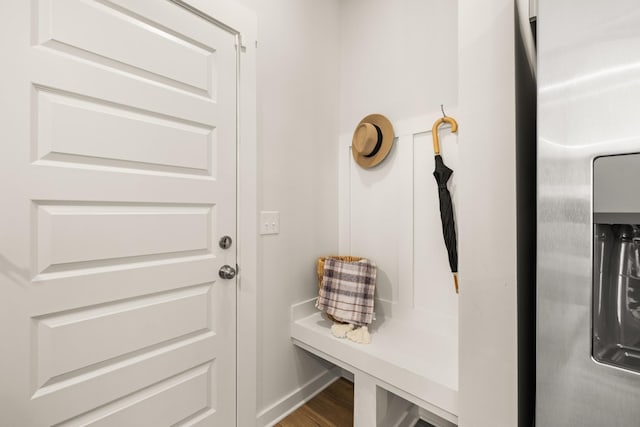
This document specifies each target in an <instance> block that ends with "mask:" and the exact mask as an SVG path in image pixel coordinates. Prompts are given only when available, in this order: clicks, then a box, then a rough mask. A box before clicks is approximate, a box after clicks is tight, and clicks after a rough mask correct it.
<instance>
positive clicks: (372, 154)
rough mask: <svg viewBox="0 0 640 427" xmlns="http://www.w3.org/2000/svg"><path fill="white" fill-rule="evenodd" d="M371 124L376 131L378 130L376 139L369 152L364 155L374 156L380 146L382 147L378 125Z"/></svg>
mask: <svg viewBox="0 0 640 427" xmlns="http://www.w3.org/2000/svg"><path fill="white" fill-rule="evenodd" d="M371 124H372V125H373V127H375V128H376V132H378V141H377V142H376V146H375V147H374V148H373V150H372V151H371V153H369V154H367V155H365V156H364V157H373V156H375V155H376V154H378V151H380V147H382V131H381V130H380V128H379V127H378V125H375V124H373V123H371Z"/></svg>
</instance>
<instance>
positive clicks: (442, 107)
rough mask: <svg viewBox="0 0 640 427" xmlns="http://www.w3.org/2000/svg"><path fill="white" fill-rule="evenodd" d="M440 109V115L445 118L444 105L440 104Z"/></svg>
mask: <svg viewBox="0 0 640 427" xmlns="http://www.w3.org/2000/svg"><path fill="white" fill-rule="evenodd" d="M440 110H442V117H443V118H446V117H447V115H446V114H445V113H444V106H443V105H442V104H440Z"/></svg>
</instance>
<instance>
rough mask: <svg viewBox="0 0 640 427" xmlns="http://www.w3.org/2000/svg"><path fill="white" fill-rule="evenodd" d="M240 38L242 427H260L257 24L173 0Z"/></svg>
mask: <svg viewBox="0 0 640 427" xmlns="http://www.w3.org/2000/svg"><path fill="white" fill-rule="evenodd" d="M170 1H171V2H173V3H175V4H177V5H179V6H181V7H184V8H186V9H188V10H189V11H191V12H193V13H195V14H197V15H199V16H200V17H202V18H203V19H206V20H208V21H210V22H212V23H215V24H216V25H218V26H220V27H222V28H224V29H225V30H227V31H229V32H230V33H232V34H234V35H235V37H236V46H239V48H238V49H237V56H236V61H237V63H236V66H237V82H236V90H237V92H236V93H237V113H236V125H237V132H236V135H237V136H236V163H237V164H236V176H237V180H236V182H237V189H236V224H237V233H236V236H237V240H238V241H237V246H236V251H237V260H238V261H237V262H238V265H239V274H238V278H237V291H236V292H237V293H236V325H237V326H236V426H255V425H256V415H257V394H256V389H257V384H256V378H257V357H256V354H257V317H256V312H257V299H256V295H257V292H256V291H257V264H258V262H257V259H258V258H257V248H258V228H257V224H258V218H257V186H258V185H257V183H258V181H257V169H258V163H257V160H258V157H257V151H258V147H257V138H256V133H257V131H256V115H257V110H256V49H257V18H256V15H255V13H254V12H253V11H251V10H249V9H247V8H245V7H244V6H242V5H239V4H238V3H236V2H234V1H233V0H215V1H214V0H170Z"/></svg>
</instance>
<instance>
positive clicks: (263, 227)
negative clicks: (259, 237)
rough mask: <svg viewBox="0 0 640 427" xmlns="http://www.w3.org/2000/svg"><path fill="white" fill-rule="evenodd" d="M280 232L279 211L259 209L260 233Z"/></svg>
mask: <svg viewBox="0 0 640 427" xmlns="http://www.w3.org/2000/svg"><path fill="white" fill-rule="evenodd" d="M278 233H280V212H276V211H261V212H260V234H278Z"/></svg>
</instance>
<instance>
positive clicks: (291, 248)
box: [238, 0, 517, 427]
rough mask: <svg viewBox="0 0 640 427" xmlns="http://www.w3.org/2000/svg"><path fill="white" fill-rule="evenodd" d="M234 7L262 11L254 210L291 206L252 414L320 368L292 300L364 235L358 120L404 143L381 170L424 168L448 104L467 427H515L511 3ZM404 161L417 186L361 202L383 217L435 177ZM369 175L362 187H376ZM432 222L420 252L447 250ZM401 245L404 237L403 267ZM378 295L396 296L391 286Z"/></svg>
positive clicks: (263, 307) (265, 317) (264, 281)
mask: <svg viewBox="0 0 640 427" xmlns="http://www.w3.org/2000/svg"><path fill="white" fill-rule="evenodd" d="M238 1H240V2H242V3H245V4H247V5H248V6H249V7H250V8H252V9H254V10H255V11H256V12H257V16H258V28H259V36H258V38H259V47H258V111H259V117H258V121H259V122H258V144H259V147H260V152H259V153H258V163H259V171H258V176H259V206H260V207H261V209H265V210H279V211H280V212H281V233H280V235H277V236H265V237H262V238H260V243H259V259H260V261H259V272H260V277H261V281H260V283H259V294H258V301H259V303H258V305H259V307H260V310H259V313H258V318H257V319H258V320H257V323H258V354H257V359H258V368H257V373H258V376H257V378H256V384H257V387H258V389H257V405H258V412H263V419H266V418H265V416H264V414H267V415H268V414H269V409H270V408H275V409H277V408H278V406H277V403H278V402H283V399H284V401H285V402H286V401H287V400H286V399H287V397H288V396H289V397H290V396H292V393H294V392H295V391H296V390H298V389H299V388H300V386H302V385H304V384H306V383H308V382H309V381H310V380H312V379H313V378H316V377H317V376H318V375H321V374H322V373H323V372H326V369H325V366H324V365H323V364H322V363H320V362H318V361H316V360H314V359H312V358H311V357H309V356H307V355H306V354H304V353H303V352H302V351H298V350H295V349H294V348H293V346H292V345H291V343H290V339H289V326H288V323H289V306H290V305H291V304H292V303H294V302H299V301H302V300H304V299H307V298H311V297H313V296H314V294H315V292H316V290H315V276H314V266H313V260H314V258H315V257H316V256H318V255H320V254H327V253H334V252H336V251H337V250H338V246H340V248H341V250H348V249H349V248H351V246H350V245H351V244H352V242H354V241H356V240H357V241H360V240H358V239H357V236H350V235H349V234H348V233H347V232H348V231H350V225H349V224H350V223H351V213H350V212H349V210H345V209H344V206H345V203H346V204H350V203H351V202H350V201H351V196H349V197H347V194H348V191H347V192H345V191H344V189H345V188H347V189H350V188H351V187H350V186H351V184H348V186H347V187H344V184H345V181H344V180H345V179H349V180H351V179H353V178H354V176H355V177H357V176H366V175H363V174H362V172H361V171H359V170H351V169H350V168H349V164H348V161H349V160H350V158H349V156H348V152H346V153H345V150H344V148H345V147H348V145H349V143H350V139H351V134H352V132H353V129H354V127H355V125H356V124H357V122H358V121H359V120H360V119H361V118H362V117H364V116H365V115H367V114H370V113H374V112H378V113H383V114H385V115H387V116H388V117H389V118H390V119H391V121H392V122H393V124H394V127H395V129H396V133H397V134H398V135H400V136H402V137H403V138H402V141H403V142H402V143H403V144H404V145H403V146H402V147H400V148H398V147H396V149H394V150H395V151H393V152H392V153H391V157H390V159H389V162H388V163H387V164H386V165H387V167H389V168H390V167H391V166H392V165H393V163H392V162H393V161H394V158H395V161H399V162H400V164H406V162H407V161H408V160H407V159H410V158H411V157H413V158H414V159H415V158H416V156H418V158H419V159H420V161H422V157H423V156H427V155H428V157H429V158H431V157H430V156H431V154H430V152H429V149H427V148H426V147H425V145H428V144H430V141H431V135H430V133H429V132H428V131H429V129H430V127H431V124H432V123H433V121H434V120H435V119H436V118H437V117H438V116H439V115H440V112H439V105H440V104H441V103H443V104H445V108H446V110H447V113H448V114H450V115H451V116H454V117H456V118H457V119H458V121H459V124H460V130H459V132H460V133H459V136H453V135H448V134H447V131H445V132H443V134H444V135H445V136H444V137H443V138H444V139H445V141H443V151H444V157H445V159H451V160H448V161H449V162H452V163H451V165H452V166H454V170H455V171H456V173H455V175H454V182H453V185H454V199H455V202H456V206H458V208H457V220H458V227H459V242H460V248H459V252H460V286H461V294H460V296H459V299H458V300H457V301H456V303H458V301H459V304H460V322H461V324H460V341H461V349H460V369H461V384H460V387H461V389H460V425H461V426H462V427H485V426H487V427H488V426H491V427H493V426H496V427H502V426H504V427H513V426H515V425H517V420H516V416H517V404H516V402H517V389H516V380H517V379H516V378H517V375H516V374H517V363H516V342H517V337H516V290H515V284H516V279H515V278H516V270H515V268H516V267H515V265H516V264H515V256H516V246H515V242H516V240H515V227H516V224H515V221H516V220H515V218H516V216H515V206H516V205H515V147H514V139H515V131H514V94H513V86H514V83H513V78H514V76H513V63H514V61H513V49H514V47H513V21H514V15H513V13H514V11H513V2H512V1H509V0H490V2H477V1H475V0H459V1H458V2H455V1H452V0H396V1H390V0H323V1H314V0H271V1H269V2H266V1H259V0H238ZM456 16H458V19H457V21H456V20H455V19H454V17H456ZM399 141H400V140H399ZM404 141H409V142H404ZM338 150H340V151H338ZM420 150H422V151H421V152H420ZM447 150H449V151H447ZM394 156H395V157H394ZM338 159H339V160H338ZM424 161H428V160H424ZM400 169H402V166H399V167H398V168H397V170H400ZM338 170H339V171H340V182H338V178H337V177H338ZM383 170H384V168H383V169H381V170H380V171H378V173H377V175H380V174H384V172H383ZM397 170H396V172H394V173H397V176H396V179H397V182H410V181H412V185H413V188H412V190H411V192H410V193H408V191H409V190H408V189H405V188H403V187H396V186H394V185H392V184H389V183H390V181H386V184H382V180H381V179H380V180H378V182H370V183H369V184H371V185H369V187H368V189H367V191H368V190H372V191H373V193H371V194H373V195H374V196H373V197H372V198H368V199H367V198H363V199H362V200H360V202H359V203H361V202H362V203H365V202H366V200H369V201H370V202H371V203H378V205H377V206H382V208H381V211H380V212H379V214H380V215H381V217H382V218H384V217H385V216H388V215H390V214H392V213H393V212H391V211H389V210H388V207H389V203H387V204H385V200H388V199H389V198H391V199H392V200H400V201H401V202H402V203H407V201H409V202H411V201H413V202H414V203H415V205H414V211H413V212H412V216H413V217H414V218H421V217H422V215H423V214H425V212H426V211H424V209H428V208H429V205H428V201H427V200H426V198H428V197H432V196H430V195H428V194H427V193H426V192H425V193H422V192H421V191H420V186H421V185H429V184H423V182H424V180H431V179H432V177H431V176H430V174H429V173H426V174H425V170H427V171H428V172H430V165H424V164H416V163H415V162H414V165H413V169H412V170H411V174H409V173H408V171H407V170H405V173H404V174H403V173H402V172H398V171H397ZM345 174H346V175H345ZM374 175H376V174H375V173H374ZM374 175H369V178H366V179H364V180H362V181H361V182H360V184H363V185H365V187H366V185H367V182H366V181H367V179H370V180H372V181H376V179H377V178H376V177H375V176H374ZM345 177H348V178H345ZM378 178H380V177H378ZM416 183H418V184H416ZM374 184H375V186H374ZM424 188H425V189H426V188H428V187H426V186H425V187H424ZM338 189H340V190H338ZM361 189H362V188H361ZM378 190H380V191H378ZM338 191H340V199H339V203H340V221H338V209H336V205H337V203H338V197H337V192H338ZM374 193H375V194H374ZM377 193H379V194H377ZM363 194H364V193H363ZM416 194H418V198H417V199H416V200H414V197H415V195H416ZM361 195H362V194H361ZM394 197H395V198H396V199H394ZM416 207H417V210H416ZM385 209H387V210H385ZM421 209H422V211H421ZM402 217H403V216H402V214H400V213H399V214H398V215H395V216H394V215H391V216H390V218H391V219H390V221H394V220H397V218H402ZM423 221H424V222H422V223H416V227H415V229H416V230H417V234H416V236H420V235H421V234H423V233H424V234H433V236H432V237H431V239H432V240H425V241H422V242H421V243H420V242H418V243H417V245H416V246H415V248H414V251H425V252H427V251H438V253H440V251H441V250H443V248H442V247H441V246H440V245H441V239H442V236H441V234H439V232H440V231H439V230H438V231H437V232H436V231H435V230H433V229H430V230H427V229H426V228H423V231H419V230H420V227H426V226H433V222H434V219H433V218H431V219H429V218H425V219H424V220H423ZM338 222H340V230H339V231H338ZM421 224H422V225H421ZM395 225H398V224H395ZM345 227H347V228H345ZM400 229H402V227H400ZM405 233H406V229H405ZM405 235H406V234H405ZM354 237H356V239H355V240H354ZM414 244H415V242H414ZM432 244H433V246H432ZM421 245H422V246H421ZM405 246H406V245H400V246H398V245H394V251H395V252H392V253H391V255H392V256H393V257H394V258H393V260H396V261H397V259H398V257H399V256H400V255H401V250H399V248H402V247H405ZM421 247H422V249H420V248H421ZM345 248H346V249H345ZM434 253H435V252H434ZM375 255H376V256H378V255H377V254H375ZM382 259H383V260H384V259H385V257H384V256H382ZM389 259H391V258H389ZM393 260H391V262H395V261H393ZM414 260H417V262H422V260H421V259H420V257H419V256H418V257H415V254H414ZM432 261H433V260H432ZM441 263H442V261H438V262H437V264H438V265H439V264H441ZM395 269H396V270H395V271H396V274H400V273H399V272H401V271H402V269H401V268H398V265H397V264H396V266H395ZM412 274H423V275H424V274H428V273H425V272H424V271H423V272H422V273H419V272H416V271H415V270H414V271H413V272H412ZM438 274H440V273H438ZM388 284H391V280H389V282H388ZM383 292H387V296H390V299H392V300H393V299H394V298H396V299H400V296H399V294H398V295H396V296H395V297H394V296H393V292H394V290H393V289H391V288H388V289H386V290H383ZM398 292H399V291H398ZM414 297H415V296H414ZM421 298H423V301H429V300H428V299H427V295H426V294H425V295H424V296H423V297H418V299H421ZM438 298H439V297H438ZM436 300H437V298H436ZM420 304H421V303H420V302H418V304H417V305H420ZM274 405H275V406H274ZM275 409H274V411H275ZM265 411H266V412H265ZM274 411H272V412H271V413H275V412H277V411H275V412H274Z"/></svg>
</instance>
